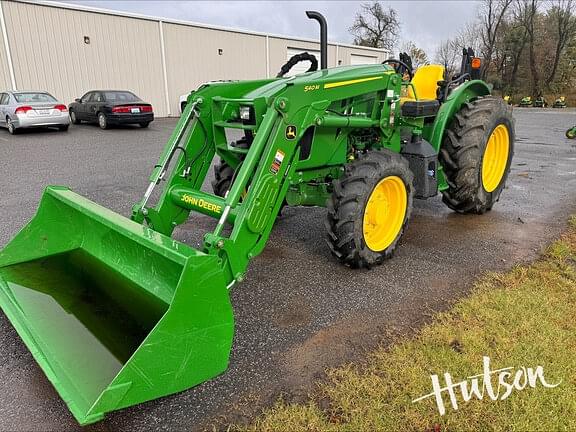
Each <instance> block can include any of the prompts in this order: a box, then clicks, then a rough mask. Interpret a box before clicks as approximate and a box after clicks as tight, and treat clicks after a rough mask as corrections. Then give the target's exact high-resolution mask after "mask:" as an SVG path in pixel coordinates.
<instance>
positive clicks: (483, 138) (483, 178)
mask: <svg viewBox="0 0 576 432" xmlns="http://www.w3.org/2000/svg"><path fill="white" fill-rule="evenodd" d="M487 149H489V150H488V151H487ZM513 155H514V119H513V117H512V108H511V107H508V106H507V105H506V104H505V103H504V101H502V100H500V99H497V98H494V97H491V96H489V97H481V98H478V99H476V100H474V101H472V102H469V103H466V104H464V105H463V106H462V107H461V108H460V110H459V111H458V112H457V113H456V114H454V117H453V119H452V120H451V123H450V125H449V127H448V128H447V129H446V132H445V133H444V139H443V141H442V146H441V148H440V153H439V160H440V164H441V165H442V167H443V168H444V174H445V177H446V182H447V183H448V188H447V189H446V190H444V191H443V192H442V195H443V197H442V201H444V203H445V204H446V205H447V206H448V207H450V208H451V209H452V210H454V211H456V212H458V213H475V214H483V213H485V212H486V211H488V210H491V209H492V206H493V205H494V203H496V201H498V199H499V198H500V194H501V193H502V189H504V185H505V183H506V178H507V177H508V173H509V171H510V164H511V162H512V157H513ZM504 158H506V160H504Z"/></svg>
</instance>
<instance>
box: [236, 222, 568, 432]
mask: <svg viewBox="0 0 576 432" xmlns="http://www.w3.org/2000/svg"><path fill="white" fill-rule="evenodd" d="M483 356H489V357H490V360H491V369H492V370H494V369H499V368H504V367H509V366H513V367H514V370H516V369H517V368H519V367H521V366H524V367H527V368H528V367H531V368H535V367H536V366H538V365H541V366H543V367H544V376H545V378H546V381H547V382H548V383H557V382H559V381H560V380H561V384H560V385H559V386H558V387H556V388H544V387H543V386H541V385H538V386H536V388H530V387H527V388H526V389H525V390H522V391H514V392H512V394H511V395H510V397H508V398H507V399H506V400H504V401H501V400H498V401H493V400H491V399H489V398H488V397H487V396H486V397H485V398H484V399H483V400H478V399H475V398H473V399H472V400H471V401H469V402H467V403H464V402H463V401H462V398H461V395H459V396H458V402H459V409H458V410H457V411H455V410H453V409H452V407H451V406H450V404H449V400H448V397H447V396H445V397H444V401H445V406H446V415H444V416H440V415H439V413H438V410H437V407H436V402H435V400H434V398H429V399H426V400H423V401H421V402H417V403H412V400H413V399H415V398H417V397H419V396H422V395H424V394H427V393H430V392H432V385H431V381H430V375H431V374H438V375H440V377H441V378H442V376H443V373H444V372H450V373H451V375H452V377H453V379H454V381H455V382H456V381H461V380H463V379H465V378H466V377H468V376H471V375H475V374H479V373H481V372H482V357H483ZM441 382H443V380H442V381H441ZM493 382H494V383H496V379H494V380H493ZM247 429H248V430H258V431H304V430H306V431H375V430H385V431H396V430H401V431H404V430H418V431H441V430H450V431H459V430H498V431H501V430H506V431H526V430H531V431H532V430H541V431H549V430H576V218H575V217H573V218H572V219H571V221H570V228H569V230H568V232H567V233H566V234H565V235H563V236H562V237H561V239H559V240H558V241H556V242H555V243H554V244H552V245H551V246H550V247H549V248H548V250H547V252H546V253H545V255H544V256H543V257H542V258H541V259H540V260H538V261H537V262H535V263H533V264H531V265H527V266H518V267H516V268H514V269H512V270H511V271H509V272H507V273H491V274H488V275H486V276H485V277H483V278H482V279H480V280H479V281H478V282H477V283H476V285H475V288H474V292H473V293H472V295H471V296H469V297H467V298H466V299H463V300H461V301H459V302H458V303H456V304H455V306H454V307H453V308H452V309H451V310H450V311H449V312H447V313H442V314H439V315H437V316H436V317H435V320H434V322H433V323H432V324H430V325H428V326H426V327H424V328H423V329H422V330H421V331H420V332H419V333H418V334H417V335H416V336H415V337H413V338H410V339H407V340H403V341H402V340H400V341H398V342H397V343H396V344H394V345H393V346H392V347H390V348H381V349H378V350H376V351H375V352H373V353H372V354H370V356H369V357H368V358H367V360H366V362H363V363H362V364H350V365H347V366H345V367H341V368H337V369H333V370H330V371H328V379H327V380H326V381H325V382H322V383H320V384H318V389H317V392H316V394H315V395H314V397H313V398H311V400H310V401H309V402H308V403H307V404H285V403H283V402H282V401H280V402H278V403H277V404H276V405H275V406H274V407H273V408H271V409H269V410H266V411H265V412H264V414H263V415H262V416H261V417H259V418H258V419H257V420H256V421H255V423H254V424H253V425H252V426H250V427H249V428H247Z"/></svg>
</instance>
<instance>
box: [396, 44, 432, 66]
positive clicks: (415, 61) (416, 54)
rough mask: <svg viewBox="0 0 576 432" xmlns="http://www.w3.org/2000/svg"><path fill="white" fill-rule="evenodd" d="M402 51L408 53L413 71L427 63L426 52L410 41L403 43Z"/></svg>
mask: <svg viewBox="0 0 576 432" xmlns="http://www.w3.org/2000/svg"><path fill="white" fill-rule="evenodd" d="M402 51H404V52H406V53H408V55H409V56H410V57H411V58H412V66H414V68H415V69H416V68H418V67H420V66H422V65H425V64H428V63H429V61H428V55H427V54H426V52H425V51H424V50H423V49H422V48H418V47H417V46H416V44H415V43H414V42H412V41H409V42H407V43H405V44H404V45H403V46H402Z"/></svg>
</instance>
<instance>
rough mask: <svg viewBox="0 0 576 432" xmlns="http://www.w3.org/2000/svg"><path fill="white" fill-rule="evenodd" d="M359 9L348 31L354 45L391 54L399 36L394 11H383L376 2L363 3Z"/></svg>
mask: <svg viewBox="0 0 576 432" xmlns="http://www.w3.org/2000/svg"><path fill="white" fill-rule="evenodd" d="M360 9H361V10H360V12H357V13H356V17H355V18H354V24H352V27H350V29H349V31H350V33H351V34H352V35H353V36H354V43H355V44H356V45H362V46H369V47H374V48H382V49H384V50H386V51H388V52H389V53H390V52H392V51H393V49H394V47H395V45H396V43H397V42H398V36H399V34H400V21H399V19H398V14H397V13H396V11H395V10H394V9H392V8H388V9H384V7H382V5H381V4H380V3H379V2H377V1H375V2H373V3H363V4H362V5H360Z"/></svg>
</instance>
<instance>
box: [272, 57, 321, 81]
mask: <svg viewBox="0 0 576 432" xmlns="http://www.w3.org/2000/svg"><path fill="white" fill-rule="evenodd" d="M303 61H309V62H310V63H311V65H310V67H309V68H308V70H307V71H306V72H314V71H317V70H318V60H316V57H315V56H314V55H313V54H309V53H307V52H303V53H302V54H296V55H293V56H292V57H290V60H288V61H287V62H286V64H285V65H284V66H282V67H281V68H280V72H278V75H276V78H282V77H283V76H284V75H286V74H287V73H288V72H289V71H290V69H292V68H293V67H294V66H295V65H296V64H297V63H300V62H303Z"/></svg>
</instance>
